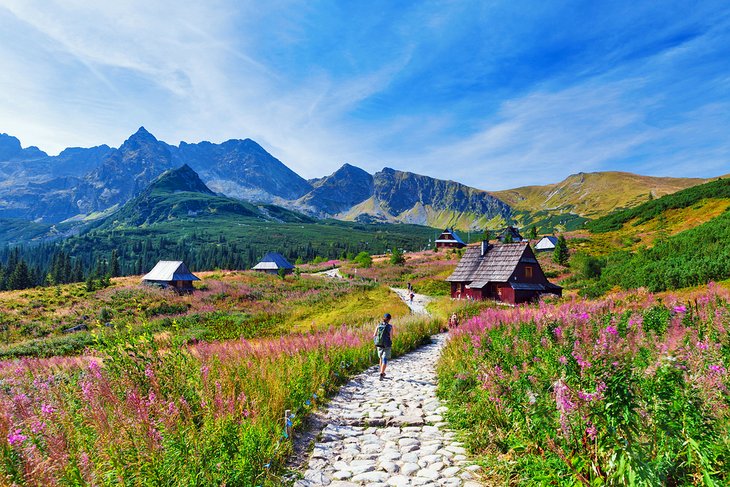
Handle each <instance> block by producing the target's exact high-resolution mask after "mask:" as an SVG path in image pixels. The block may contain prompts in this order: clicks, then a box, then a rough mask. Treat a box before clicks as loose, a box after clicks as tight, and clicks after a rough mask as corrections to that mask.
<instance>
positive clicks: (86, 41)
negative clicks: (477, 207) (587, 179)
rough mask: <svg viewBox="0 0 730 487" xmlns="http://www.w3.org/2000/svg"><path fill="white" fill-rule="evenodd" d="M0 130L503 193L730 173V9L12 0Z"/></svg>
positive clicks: (49, 143)
mask: <svg viewBox="0 0 730 487" xmlns="http://www.w3.org/2000/svg"><path fill="white" fill-rule="evenodd" d="M0 66H3V69H0V92H2V93H3V96H1V97H0V132H6V133H9V134H12V135H15V136H17V137H18V138H20V139H21V142H22V143H23V145H24V146H27V145H37V146H39V147H40V148H41V149H43V150H46V151H48V152H49V153H57V152H59V151H60V150H61V149H63V148H64V147H67V146H84V147H88V146H93V145H99V144H103V143H106V144H108V145H111V146H118V145H119V144H121V142H122V141H123V140H124V139H126V138H127V137H128V136H129V135H130V134H131V133H133V132H134V131H135V130H136V129H137V128H138V127H139V126H140V125H144V126H145V127H146V128H147V129H148V130H149V131H150V132H152V133H153V134H155V135H156V136H157V137H158V138H159V139H161V140H164V141H166V142H168V143H173V144H177V143H178V142H179V141H180V140H185V141H187V142H198V141H200V140H210V141H212V142H222V141H224V140H227V139H230V138H246V137H249V138H252V139H254V140H256V141H257V142H259V143H260V144H261V145H263V146H264V147H265V148H266V149H267V150H269V151H270V152H271V153H272V154H273V155H275V156H276V157H278V158H279V159H281V160H282V161H283V162H284V163H286V164H287V165H288V166H289V167H291V168H292V169H294V170H295V171H297V172H298V173H299V174H301V175H302V176H304V177H308V178H309V177H317V176H323V175H325V174H329V173H331V172H333V171H334V170H336V169H337V168H338V167H339V166H340V165H341V164H343V163H345V162H348V163H350V164H354V165H357V166H359V167H362V168H363V169H366V170H368V171H370V172H375V171H377V170H379V169H381V168H383V167H384V166H388V167H393V168H396V169H402V170H408V171H413V172H417V173H421V174H427V175H430V176H434V177H438V178H443V179H453V180H457V181H460V182H463V183H465V184H469V185H471V186H475V187H479V188H482V189H488V190H497V189H505V188H509V187H515V186H521V185H528V184H547V183H551V182H557V181H559V180H561V179H563V178H564V177H566V176H568V175H569V174H572V173H576V172H579V171H584V172H590V171H607V170H624V171H631V172H636V173H640V174H648V175H656V176H682V177H684V176H697V177H710V176H716V175H720V174H727V173H730V4H728V3H727V2H726V1H694V2H692V1H686V2H680V1H663V2H655V1H645V2H643V1H630V2H629V1H601V2H596V1H593V0H591V1H583V2H581V1H572V2H560V1H551V2H541V1H531V2H523V1H518V0H511V1H477V2H467V1H463V2H457V1H441V2H428V1H421V2H393V1H377V0H376V1H370V2H319V1H302V2H287V1H272V2H248V1H226V0H213V1H206V2H186V1H167V0H163V1H150V0H146V1H137V0H130V1H126V2H90V1H88V0H63V1H52V0H51V1H48V0H45V1H40V0H0Z"/></svg>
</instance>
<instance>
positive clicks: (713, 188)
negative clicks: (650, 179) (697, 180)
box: [587, 179, 730, 233]
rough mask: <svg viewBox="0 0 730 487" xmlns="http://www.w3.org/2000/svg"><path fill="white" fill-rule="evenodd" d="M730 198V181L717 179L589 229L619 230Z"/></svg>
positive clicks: (598, 222) (620, 213) (594, 223)
mask: <svg viewBox="0 0 730 487" xmlns="http://www.w3.org/2000/svg"><path fill="white" fill-rule="evenodd" d="M728 198H730V180H728V179H717V180H715V181H711V182H708V183H705V184H701V185H698V186H694V187H691V188H687V189H684V190H682V191H678V192H676V193H673V194H670V195H666V196H664V197H662V198H659V199H657V200H652V201H647V202H645V203H643V204H641V205H639V206H636V207H634V208H629V209H625V210H622V211H617V212H615V213H612V214H610V215H606V216H604V217H602V218H599V219H598V220H595V221H592V222H590V223H589V224H588V225H587V227H588V229H589V230H590V231H591V232H593V233H602V232H609V231H611V230H618V229H619V228H621V226H622V225H624V224H625V223H627V222H629V221H631V220H635V222H634V224H635V225H637V224H641V223H644V222H646V221H649V220H651V219H652V218H656V217H658V216H659V215H661V214H662V213H664V212H665V211H667V210H671V209H682V208H688V207H691V206H693V205H696V204H698V203H700V202H701V201H703V200H706V199H728Z"/></svg>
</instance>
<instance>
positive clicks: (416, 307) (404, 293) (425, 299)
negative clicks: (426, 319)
mask: <svg viewBox="0 0 730 487" xmlns="http://www.w3.org/2000/svg"><path fill="white" fill-rule="evenodd" d="M390 290H391V291H393V292H394V293H396V294H397V295H398V296H399V297H400V298H401V299H402V300H403V302H404V303H406V304H407V305H408V307H409V308H411V311H413V312H414V313H415V314H421V315H428V314H429V312H428V310H427V309H426V305H427V304H428V303H429V302H430V301H431V299H433V298H431V297H430V296H426V295H425V294H416V293H414V294H413V301H411V300H410V297H409V294H410V293H409V292H408V289H400V288H396V287H392V288H390Z"/></svg>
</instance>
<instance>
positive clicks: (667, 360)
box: [438, 284, 730, 486]
mask: <svg viewBox="0 0 730 487" xmlns="http://www.w3.org/2000/svg"><path fill="white" fill-rule="evenodd" d="M729 331H730V293H729V292H728V291H727V290H726V289H724V288H722V287H720V286H717V285H714V284H711V285H710V286H708V287H705V288H704V289H702V290H698V291H693V292H684V293H672V294H664V295H661V296H659V295H653V294H650V293H646V292H642V291H636V292H625V293H618V294H613V295H611V296H609V297H607V298H604V299H601V300H596V301H585V300H569V301H565V302H559V303H556V304H545V303H543V304H540V305H535V306H519V307H515V308H507V309H505V308H502V309H500V308H493V309H487V310H484V311H482V312H481V313H479V314H478V315H477V316H475V317H474V318H472V319H470V320H467V321H466V322H464V323H463V324H462V326H460V327H459V328H458V329H456V330H454V331H453V332H452V339H451V340H450V342H449V343H448V345H447V347H446V348H445V350H444V353H443V355H442V358H441V360H440V362H439V365H438V374H439V394H440V396H441V397H442V398H444V399H445V400H447V401H448V402H449V404H450V406H451V412H450V415H449V420H450V421H451V423H452V424H453V425H454V426H455V427H457V428H459V429H461V430H462V431H463V433H464V436H465V438H466V441H467V444H468V446H469V448H470V449H471V450H472V451H473V452H474V453H476V454H477V455H479V456H480V458H481V462H482V463H483V464H484V466H485V467H486V472H487V474H488V477H489V479H490V480H491V481H493V482H495V483H504V484H509V485H595V486H599V485H646V486H654V485H726V484H727V483H728V481H730V440H729V438H730V390H729V389H728V387H730V376H728V373H727V369H728V367H730V338H729V334H728V332H729Z"/></svg>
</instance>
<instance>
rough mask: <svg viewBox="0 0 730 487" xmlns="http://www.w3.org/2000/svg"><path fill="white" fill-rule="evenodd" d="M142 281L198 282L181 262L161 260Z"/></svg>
mask: <svg viewBox="0 0 730 487" xmlns="http://www.w3.org/2000/svg"><path fill="white" fill-rule="evenodd" d="M142 280H143V281H199V280H200V279H199V278H198V277H196V276H195V275H193V273H192V272H190V270H189V269H188V268H187V266H186V265H185V263H184V262H183V261H181V260H161V261H159V262H158V263H157V265H156V266H154V267H153V268H152V270H151V271H150V272H149V273H147V274H146V275H145V276H144V277H143V278H142Z"/></svg>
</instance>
